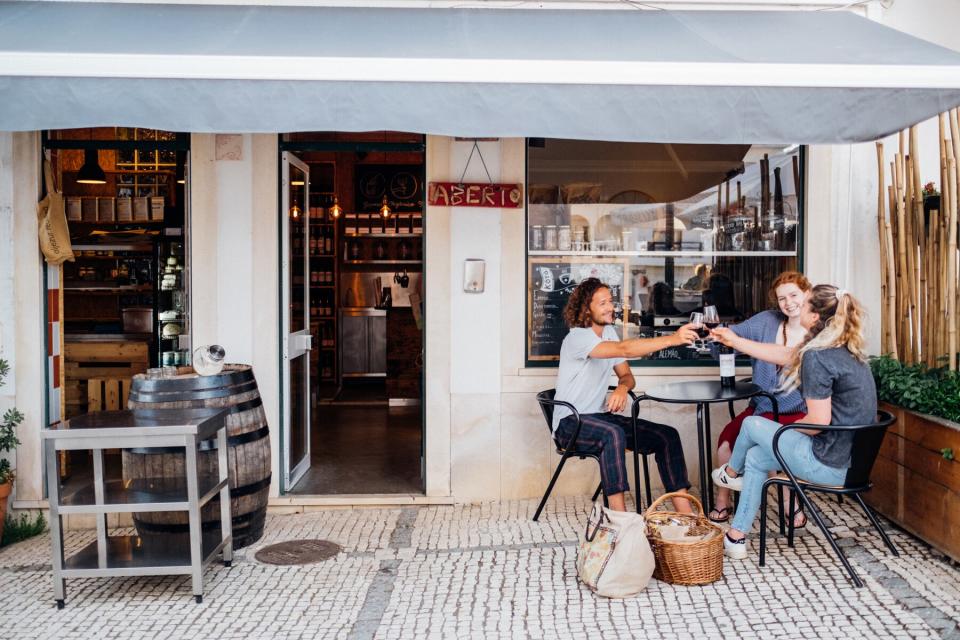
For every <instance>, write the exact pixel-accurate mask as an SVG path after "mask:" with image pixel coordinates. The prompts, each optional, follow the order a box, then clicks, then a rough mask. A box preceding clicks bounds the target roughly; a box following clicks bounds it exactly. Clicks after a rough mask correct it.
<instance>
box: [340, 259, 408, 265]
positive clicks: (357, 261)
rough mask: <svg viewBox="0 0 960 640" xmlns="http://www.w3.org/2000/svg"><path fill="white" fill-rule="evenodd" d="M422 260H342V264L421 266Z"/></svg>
mask: <svg viewBox="0 0 960 640" xmlns="http://www.w3.org/2000/svg"><path fill="white" fill-rule="evenodd" d="M422 263H423V261H422V260H344V261H343V264H422Z"/></svg>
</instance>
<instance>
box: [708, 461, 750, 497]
mask: <svg viewBox="0 0 960 640" xmlns="http://www.w3.org/2000/svg"><path fill="white" fill-rule="evenodd" d="M710 477H711V478H713V484H715V485H716V486H717V487H718V488H720V489H730V490H731V491H741V490H743V478H742V477H740V476H737V477H736V478H731V477H730V476H728V475H727V465H723V466H722V467H720V468H718V469H714V470H713V472H712V473H711V474H710Z"/></svg>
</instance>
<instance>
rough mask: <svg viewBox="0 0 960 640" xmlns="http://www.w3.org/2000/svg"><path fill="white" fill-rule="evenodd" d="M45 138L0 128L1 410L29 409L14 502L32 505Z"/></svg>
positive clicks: (40, 380) (40, 390) (40, 411)
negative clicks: (4, 366) (4, 370)
mask: <svg viewBox="0 0 960 640" xmlns="http://www.w3.org/2000/svg"><path fill="white" fill-rule="evenodd" d="M39 142H40V139H39V136H38V135H36V134H34V133H7V132H0V357H2V358H3V359H4V360H7V362H8V363H9V364H10V375H9V376H8V378H7V382H6V384H5V385H4V386H3V387H2V388H0V412H2V411H5V410H6V409H7V408H9V407H11V406H16V407H17V408H19V409H20V411H21V412H22V413H23V414H24V421H23V422H22V423H21V425H20V427H19V428H18V431H17V437H18V438H19V439H20V443H21V444H20V446H19V447H18V448H17V450H16V452H15V456H11V458H12V460H13V466H14V467H15V468H16V469H17V473H18V477H17V479H16V482H15V483H14V494H13V498H14V500H13V501H12V502H13V506H17V507H33V506H37V505H38V504H39V502H38V501H39V500H40V499H41V497H42V495H43V481H42V478H41V476H40V473H39V469H40V456H41V452H40V430H41V429H42V428H43V424H44V406H45V402H46V399H45V392H44V384H45V379H44V367H45V366H46V353H45V351H44V326H45V325H44V321H45V318H44V316H43V295H44V294H43V270H42V264H43V263H42V261H41V258H40V251H39V242H38V239H37V214H36V211H37V209H36V207H37V199H38V194H39V184H40V175H39V168H40V156H39V148H40V144H39Z"/></svg>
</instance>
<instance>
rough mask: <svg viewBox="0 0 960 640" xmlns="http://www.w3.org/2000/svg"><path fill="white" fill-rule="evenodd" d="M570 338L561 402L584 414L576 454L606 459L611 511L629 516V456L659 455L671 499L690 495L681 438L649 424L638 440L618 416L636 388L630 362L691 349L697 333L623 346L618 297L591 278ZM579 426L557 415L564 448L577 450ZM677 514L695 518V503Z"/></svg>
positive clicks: (572, 308)
mask: <svg viewBox="0 0 960 640" xmlns="http://www.w3.org/2000/svg"><path fill="white" fill-rule="evenodd" d="M563 317H564V320H565V321H566V323H567V326H569V327H570V333H568V334H567V337H566V338H564V340H563V345H562V346H561V347H560V370H559V372H558V374H557V393H556V399H557V400H563V401H565V402H569V403H570V404H572V405H573V406H574V407H575V408H576V409H577V412H578V413H579V414H580V420H581V423H582V426H581V428H580V433H579V435H578V436H577V447H578V448H580V449H593V450H595V451H597V452H598V453H599V454H600V478H601V483H602V486H603V493H604V495H606V496H607V500H608V501H609V503H610V508H611V509H614V510H617V511H625V510H626V504H625V502H624V492H625V491H627V490H628V489H629V485H628V483H627V466H626V463H625V461H624V451H625V450H627V449H633V448H634V447H637V448H638V449H637V450H638V451H641V452H643V453H645V454H646V453H653V454H654V457H655V458H656V461H657V467H658V469H659V470H660V479H661V480H662V481H663V485H664V488H665V489H666V490H667V491H671V492H672V491H679V492H682V493H686V491H687V489H689V488H690V481H689V480H687V467H686V463H685V461H684V459H683V448H682V446H681V444H680V435H679V434H678V433H677V430H676V429H674V428H673V427H670V426H667V425H665V424H657V423H655V422H650V421H648V420H638V421H637V439H638V442H634V441H633V426H632V424H631V420H630V418H629V417H628V416H624V415H620V412H621V411H622V410H623V409H624V407H626V406H627V397H628V392H629V391H630V390H631V389H633V387H634V386H635V385H636V380H634V378H633V374H632V373H631V372H630V365H629V364H628V363H627V361H626V360H627V358H640V357H643V356H646V355H649V354H651V353H654V352H656V351H659V350H661V349H667V348H670V347H678V346H681V345H686V344H691V343H693V341H694V340H695V339H696V337H697V334H696V331H695V330H694V329H693V328H692V327H691V326H690V325H683V326H682V327H680V328H678V329H677V331H676V332H675V333H674V334H673V335H669V336H662V337H659V338H634V339H631V340H620V339H619V337H618V336H617V332H616V331H615V330H614V328H613V296H612V294H611V293H610V288H609V287H608V286H607V285H605V284H604V283H603V282H601V281H600V280H598V279H597V278H587V279H586V280H584V281H583V282H581V283H580V284H579V285H578V286H577V288H576V289H574V291H573V293H572V294H571V295H570V300H569V301H568V302H567V306H566V308H565V309H564V311H563ZM614 373H616V375H617V378H618V385H617V389H616V391H614V392H613V393H612V394H611V395H610V397H609V398H607V386H608V383H609V380H610V376H611V375H612V374H614ZM576 427H577V421H576V419H575V418H574V416H573V414H572V413H571V411H570V410H569V409H567V408H566V407H563V406H558V407H556V410H555V411H554V414H553V431H554V438H555V439H556V441H557V442H558V443H560V444H561V445H564V446H566V445H572V444H573V443H571V442H570V438H571V437H573V435H574V431H575V430H576ZM674 506H675V507H676V509H677V510H678V511H681V512H685V513H687V512H689V511H690V503H689V502H688V501H687V500H684V499H677V500H675V501H674Z"/></svg>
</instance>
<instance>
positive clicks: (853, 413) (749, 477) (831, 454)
mask: <svg viewBox="0 0 960 640" xmlns="http://www.w3.org/2000/svg"><path fill="white" fill-rule="evenodd" d="M863 317H864V312H863V307H862V306H861V305H860V303H859V302H857V300H856V299H855V298H854V297H853V296H852V295H850V294H849V293H847V292H846V291H844V290H842V289H838V288H837V287H834V286H833V285H828V284H821V285H817V286H816V287H814V288H813V290H812V291H811V292H810V298H809V299H808V301H807V303H806V305H805V308H804V311H803V314H802V316H801V322H802V324H803V326H804V327H806V328H807V332H808V333H807V336H806V338H805V339H804V342H803V343H802V344H801V345H800V347H799V348H789V347H783V346H778V345H770V344H762V343H758V342H752V341H750V340H746V339H744V338H741V337H739V336H737V335H736V334H735V333H733V332H732V331H730V330H729V329H717V330H715V331H714V338H715V339H717V340H719V341H720V342H723V343H724V344H726V345H728V346H730V347H733V348H734V349H736V350H737V351H741V352H744V353H747V354H749V355H751V356H753V357H755V358H758V359H761V360H766V361H767V362H773V363H775V364H780V365H783V366H784V367H785V371H784V376H783V383H782V384H781V389H784V390H788V389H796V388H797V387H801V393H802V395H803V399H804V401H805V403H806V405H807V414H806V416H805V417H804V418H803V420H800V421H799V422H805V423H810V424H822V425H828V424H836V425H854V424H868V423H871V422H874V421H875V420H876V417H877V393H876V387H875V386H874V382H873V376H872V375H871V373H870V367H869V365H868V364H867V357H866V353H865V351H864V338H863ZM801 383H802V384H801ZM779 427H780V425H779V424H777V423H776V422H773V421H772V420H767V419H766V418H761V417H758V416H752V417H749V418H747V419H746V420H744V422H743V429H742V430H741V432H740V435H739V437H738V438H737V441H736V444H735V445H734V447H733V454H732V455H731V457H730V462H729V463H727V464H726V465H724V466H721V467H720V468H719V469H714V471H713V481H714V483H716V484H717V486H720V487H726V488H728V489H731V490H733V491H741V494H740V502H739V504H738V506H737V512H736V514H735V515H734V518H733V522H732V524H731V527H730V530H729V531H728V532H727V535H726V537H725V538H724V551H725V553H726V554H727V555H728V556H729V557H731V558H737V559H742V558H745V557H746V556H747V547H746V534H747V532H748V531H749V530H750V527H751V526H752V525H753V521H754V519H755V518H756V515H757V511H758V510H759V508H760V497H761V493H762V491H763V482H764V480H766V477H767V473H768V472H770V471H774V470H777V469H778V468H779V466H780V465H779V463H778V462H777V459H776V457H775V456H774V455H773V435H774V434H775V433H776V431H777V429H778V428H779ZM852 444H853V434H852V433H843V432H835V431H826V432H824V431H818V430H817V429H800V430H796V431H788V432H786V433H784V434H783V436H782V437H781V438H780V443H779V449H780V453H781V455H782V456H783V458H784V460H785V461H786V463H787V464H788V465H790V469H791V470H792V471H793V472H794V474H795V475H796V476H797V477H799V478H802V479H804V480H808V481H810V482H816V483H820V484H827V485H841V484H843V482H844V480H845V478H846V475H847V468H848V467H849V466H850V450H851V447H852Z"/></svg>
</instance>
